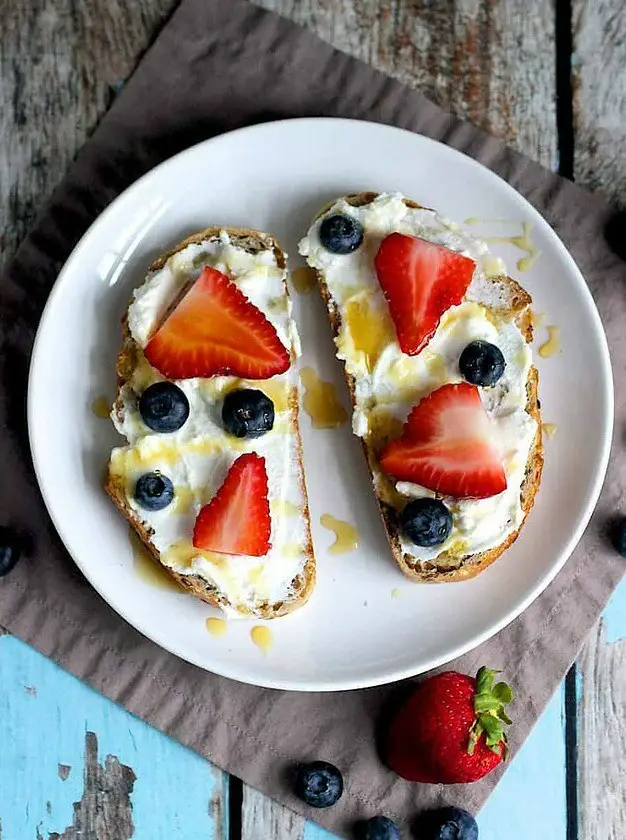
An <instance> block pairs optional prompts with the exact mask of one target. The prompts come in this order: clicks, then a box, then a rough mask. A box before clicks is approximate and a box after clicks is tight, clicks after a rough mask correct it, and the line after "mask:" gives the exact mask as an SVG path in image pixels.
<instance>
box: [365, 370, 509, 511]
mask: <svg viewBox="0 0 626 840" xmlns="http://www.w3.org/2000/svg"><path fill="white" fill-rule="evenodd" d="M380 463H381V466H382V468H383V469H384V470H385V472H388V473H389V474H390V475H392V476H393V477H394V478H396V479H398V480H400V481H413V482H415V483H416V484H420V485H421V486H422V487H427V488H428V489H429V490H434V491H435V492H437V493H443V494H444V495H446V496H453V497H455V498H458V499H465V498H474V499H486V498H488V497H489V496H495V495H497V494H498V493H502V491H503V490H506V476H505V474H504V469H503V467H502V461H501V460H500V455H499V453H498V450H497V449H496V447H495V446H494V444H493V430H492V428H491V426H490V420H489V416H488V415H487V412H486V411H485V408H484V406H483V404H482V402H481V399H480V394H479V393H478V388H477V387H476V386H475V385H470V384H469V383H467V382H462V383H460V384H459V385H442V387H441V388H437V390H436V391H433V392H432V394H429V396H427V397H425V398H424V399H423V400H420V402H419V403H418V404H417V405H416V406H415V407H414V408H413V410H412V411H411V413H410V415H409V418H408V420H407V422H406V423H405V425H404V430H403V433H402V437H400V438H398V439H397V440H392V441H391V442H390V443H388V444H387V446H386V447H385V448H384V449H383V451H382V453H381V456H380Z"/></svg>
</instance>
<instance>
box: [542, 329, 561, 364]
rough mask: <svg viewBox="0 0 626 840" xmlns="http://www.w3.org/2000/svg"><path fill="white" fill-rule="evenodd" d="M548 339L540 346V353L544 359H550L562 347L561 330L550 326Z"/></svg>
mask: <svg viewBox="0 0 626 840" xmlns="http://www.w3.org/2000/svg"><path fill="white" fill-rule="evenodd" d="M547 330H548V340H547V341H546V342H544V343H543V344H542V345H541V347H540V348H539V355H540V356H541V358H542V359H549V358H550V356H554V354H555V353H557V352H558V351H559V350H560V349H561V332H560V330H559V328H558V327H555V326H549V327H547Z"/></svg>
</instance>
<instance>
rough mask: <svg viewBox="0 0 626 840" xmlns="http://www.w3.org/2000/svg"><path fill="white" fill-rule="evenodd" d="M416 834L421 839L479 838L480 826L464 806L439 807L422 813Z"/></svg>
mask: <svg viewBox="0 0 626 840" xmlns="http://www.w3.org/2000/svg"><path fill="white" fill-rule="evenodd" d="M415 835H416V837H419V838H420V840H478V826H477V825H476V820H475V819H474V817H473V816H472V815H471V814H470V813H468V811H465V810H463V808H452V807H448V808H438V809H437V810H435V811H426V812H425V813H423V814H420V816H419V818H418V820H417V822H416V824H415Z"/></svg>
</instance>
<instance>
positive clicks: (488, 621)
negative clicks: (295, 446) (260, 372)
mask: <svg viewBox="0 0 626 840" xmlns="http://www.w3.org/2000/svg"><path fill="white" fill-rule="evenodd" d="M364 189H371V190H379V191H383V190H387V191H392V190H398V191H401V192H403V193H404V194H405V195H407V196H409V197H411V198H414V199H415V200H417V201H419V202H420V203H422V204H425V205H427V206H430V207H436V208H437V209H438V210H439V211H440V212H441V213H442V214H444V215H446V216H448V217H449V218H452V219H454V220H456V221H459V222H462V221H463V220H464V219H466V218H467V217H474V218H476V217H477V218H480V219H483V220H494V219H495V220H507V222H506V223H501V222H489V221H485V222H483V223H482V224H479V225H473V226H472V227H471V230H472V231H473V232H474V233H475V234H476V235H481V236H494V235H495V236H508V235H514V234H519V233H521V225H522V222H528V223H529V224H530V225H531V226H532V232H531V236H532V240H533V242H534V244H535V245H536V247H537V248H538V249H539V250H540V252H541V255H540V257H539V259H538V260H537V261H536V263H535V264H534V266H533V268H532V269H531V270H530V271H528V272H527V273H525V274H524V275H522V278H521V279H522V282H523V283H524V285H525V286H526V287H527V288H528V290H529V291H530V292H531V294H532V295H533V298H534V304H533V308H534V309H535V310H537V311H539V312H543V313H546V315H545V323H546V324H557V325H558V326H559V327H560V331H561V350H560V352H558V353H557V354H556V355H555V356H553V357H552V358H549V359H545V360H543V359H538V365H539V370H540V396H541V403H542V410H543V415H544V420H545V421H548V422H551V423H555V424H556V425H557V427H558V430H557V433H556V436H555V437H554V439H552V440H547V441H546V468H545V472H544V478H543V484H542V488H541V492H540V493H539V496H538V499H537V502H536V505H535V508H534V510H533V511H532V514H531V515H530V518H529V521H528V523H527V525H526V527H525V529H524V530H523V532H522V535H521V537H520V538H519V539H518V540H517V542H516V543H515V544H514V546H513V547H512V548H511V549H510V550H508V551H507V552H505V554H504V555H503V557H502V558H501V559H500V560H499V561H498V562H497V563H496V564H495V565H494V566H492V567H490V568H489V569H487V570H486V571H485V572H484V573H483V574H481V575H480V576H479V577H478V578H477V579H476V580H472V581H469V582H465V583H457V584H448V585H440V586H419V585H416V584H413V583H411V582H409V581H408V580H406V579H405V578H404V577H403V576H402V574H401V572H400V571H399V570H398V568H397V567H396V565H395V563H394V562H393V560H392V558H391V554H390V552H389V550H388V546H387V542H386V540H385V537H384V534H383V528H382V525H381V523H380V520H379V517H378V513H377V508H376V505H375V502H374V499H373V496H372V492H371V487H370V482H369V477H368V475H367V472H366V468H365V464H364V461H363V458H362V453H361V448H360V445H359V442H358V440H357V439H356V438H354V437H352V435H351V433H350V430H349V428H348V427H347V426H345V427H343V428H341V429H339V430H333V431H319V430H314V429H312V428H311V423H310V420H309V418H308V417H307V416H306V415H305V414H304V413H303V415H302V421H301V426H302V432H303V441H304V453H305V467H306V475H307V484H308V490H309V499H310V505H311V513H312V522H313V536H314V542H315V553H316V555H317V562H318V579H319V582H318V585H317V589H316V591H315V593H314V595H313V597H312V599H311V601H310V602H309V604H308V605H307V606H306V607H305V608H304V609H302V610H299V611H297V612H296V613H294V614H293V615H291V616H288V617H286V618H283V619H280V620H278V621H274V622H272V623H271V628H272V632H273V645H272V647H271V649H270V650H269V652H268V653H267V655H264V654H263V653H262V652H261V651H260V650H259V649H258V648H257V647H256V646H255V645H254V644H253V643H252V641H251V639H250V629H251V626H252V625H251V623H250V622H247V621H241V622H231V623H230V624H229V627H228V632H227V634H226V636H224V637H222V638H214V637H212V636H211V635H209V634H208V633H207V631H206V629H205V619H206V618H207V617H208V616H210V615H212V614H215V615H217V611H213V610H212V609H211V608H210V607H208V606H207V605H205V604H203V603H201V602H200V601H198V600H196V599H194V598H192V597H191V596H188V595H185V594H178V593H177V592H170V591H165V590H163V589H158V588H155V587H154V586H150V585H149V584H147V583H146V582H145V581H144V580H143V579H142V578H141V577H139V576H138V575H137V573H136V571H135V570H134V567H133V556H132V551H131V547H130V544H129V537H128V527H127V525H126V523H125V522H124V521H123V520H122V518H121V517H120V516H119V515H118V514H117V513H116V511H115V510H114V508H113V505H112V504H111V502H110V501H109V499H108V497H107V496H106V495H105V493H104V492H103V490H102V489H101V481H102V476H103V471H104V467H105V464H106V462H107V460H108V456H109V451H110V449H111V447H112V446H114V445H120V444H121V440H120V438H119V436H118V435H117V434H116V432H115V431H114V429H113V427H112V425H111V424H110V422H108V421H107V420H102V419H98V418H97V417H95V416H94V414H93V412H92V408H91V406H92V402H93V400H94V398H95V397H97V396H98V395H100V394H106V395H107V396H108V398H109V399H112V397H113V396H114V387H115V377H114V364H115V357H116V354H117V351H118V349H119V343H120V331H119V320H120V317H121V315H122V313H123V312H124V310H125V308H126V306H127V304H128V301H129V298H130V295H131V293H132V291H133V289H134V288H135V287H136V286H138V285H139V284H140V283H141V282H142V279H143V276H144V272H145V270H146V268H147V267H148V266H149V264H150V263H151V262H152V260H153V259H154V258H155V257H156V256H157V255H158V254H160V253H161V252H163V251H164V250H166V249H167V248H168V247H170V246H172V245H174V244H176V243H177V242H179V241H180V240H181V239H182V238H183V237H184V236H186V235H187V234H190V233H192V232H195V231H197V230H200V229H202V228H204V227H206V226H207V225H210V224H224V225H232V226H235V227H239V226H241V227H253V228H254V227H256V228H259V229H261V230H267V231H271V232H272V233H273V234H275V235H276V236H277V237H278V239H279V241H280V242H281V243H283V244H284V245H285V246H286V249H287V250H288V252H289V253H290V254H291V256H292V261H291V268H294V267H295V266H297V265H299V264H300V262H301V261H300V258H299V257H298V256H297V247H296V245H297V241H298V239H299V237H300V236H301V235H302V234H303V233H304V232H305V231H306V230H307V228H308V226H309V223H310V220H311V218H312V216H313V214H314V213H315V212H316V211H317V210H318V209H319V208H320V207H321V206H323V205H324V204H325V203H326V202H328V201H329V200H330V199H332V198H334V197H336V196H339V195H344V194H346V193H350V192H358V191H360V190H364ZM494 251H495V252H496V253H497V254H499V255H501V256H503V257H504V258H505V259H507V262H508V265H509V268H510V273H512V274H513V276H516V274H517V272H516V270H515V265H516V261H517V260H518V259H519V258H520V257H523V253H522V252H520V251H519V250H518V249H516V248H515V247H514V246H511V245H509V244H507V243H500V244H496V245H494ZM294 299H295V304H296V306H295V315H296V318H297V321H298V324H299V328H300V333H301V337H302V344H303V347H304V357H303V363H305V364H309V365H313V366H314V367H316V368H317V369H318V371H319V373H320V374H321V376H322V378H324V379H328V380H332V381H333V382H334V383H335V384H336V387H337V389H338V392H339V393H340V394H341V395H342V398H343V401H344V402H345V403H346V405H347V404H348V398H347V393H346V389H345V383H344V380H343V377H342V373H341V369H340V366H339V363H338V362H337V361H336V360H335V358H334V355H333V344H332V339H331V334H330V330H329V327H328V324H327V320H326V316H325V311H324V308H323V306H322V304H321V300H320V299H319V298H318V296H317V294H316V293H313V294H308V295H297V294H294ZM537 333H538V335H537V339H536V342H535V349H536V348H537V344H539V343H541V341H545V339H546V331H545V328H543V329H541V328H540V329H539V330H538V331H537ZM573 393H578V394H584V399H578V400H577V401H576V410H575V411H574V410H572V394H573ZM612 393H613V392H612V381H611V369H610V363H609V355H608V350H607V346H606V340H605V337H604V333H603V330H602V325H601V323H600V319H599V316H598V313H597V311H596V309H595V306H594V303H593V301H592V298H591V295H590V294H589V291H588V289H587V286H586V285H585V282H584V280H583V278H582V276H581V274H580V272H579V271H578V269H577V267H576V265H575V264H574V262H573V260H572V259H571V257H570V256H569V254H568V252H567V251H566V249H565V247H564V246H563V245H562V243H561V242H560V240H559V239H558V238H557V236H556V235H555V234H554V233H553V231H552V230H551V229H550V227H549V226H548V225H547V224H546V222H545V221H544V220H543V219H542V218H541V216H540V215H539V214H538V213H537V212H536V211H535V210H533V208H532V207H531V206H530V205H529V204H528V203H527V202H526V201H525V200H524V199H523V198H521V197H520V196H519V195H518V193H517V192H515V190H513V189H512V188H511V187H510V186H508V185H507V184H506V183H505V182H504V181H502V180H500V179H499V178H498V177H497V176H496V175H494V174H493V173H491V172H490V171H488V170H487V169H485V168H483V167H482V166H480V165H479V164H477V163H475V162H474V161H473V160H471V159H470V158H468V157H465V156H464V155H462V154H460V153H458V152H456V151H453V150H452V149H450V148H448V147H446V146H444V145H441V144H439V143H436V142H433V141H432V140H428V139H426V138H424V137H420V136H418V135H415V134H412V133H409V132H405V131H401V130H399V129H395V128H389V127H387V126H383V125H377V124H372V123H365V122H356V121H349V120H335V119H304V120H290V121H285V122H277V123H268V124H265V125H260V126H255V127H253V128H247V129H242V130H240V131H236V132H234V133H232V134H228V135H224V136H221V137H218V138H216V139H214V140H210V141H207V142H205V143H201V144H199V145H198V146H195V147H193V148H191V149H188V150H187V151H186V152H183V153H182V154H180V155H178V156H177V157H175V158H172V159H171V160H169V161H167V162H166V163H164V164H162V165H161V166H159V167H157V168H156V169H154V170H153V171H152V172H150V173H148V174H147V175H146V176H145V177H143V178H142V179H141V180H139V181H138V182H137V183H136V184H134V185H133V186H132V187H131V188H130V189H128V190H127V191H126V192H125V193H123V195H121V196H120V197H119V198H118V199H117V200H116V201H115V202H114V203H113V204H112V205H111V206H110V207H109V208H108V209H107V210H106V212H104V213H103V214H102V216H101V217H100V218H99V219H98V220H97V221H96V222H95V224H94V225H93V226H92V227H91V228H90V230H89V231H88V232H87V233H86V234H85V236H84V237H83V239H82V240H81V242H80V243H79V245H78V246H77V247H76V249H75V250H74V252H73V254H72V255H71V257H70V258H69V260H68V261H67V263H66V265H65V267H64V268H63V270H62V272H61V274H60V275H59V278H58V280H57V282H56V285H55V287H54V290H53V292H52V294H51V296H50V299H49V301H48V305H47V307H46V310H45V313H44V316H43V318H42V321H41V324H40V327H39V332H38V335H37V341H36V344H35V350H34V354H33V360H32V367H31V374H30V386H29V401H28V422H29V429H30V439H31V446H32V452H33V458H34V463H35V468H36V471H37V476H38V479H39V483H40V485H41V489H42V492H43V495H44V498H45V501H46V504H47V506H48V509H49V511H50V514H51V516H52V518H53V520H54V523H55V525H56V527H57V529H58V531H59V533H60V535H61V537H62V539H63V541H64V543H65V545H66V546H67V548H68V550H69V552H70V554H71V555H72V557H73V558H74V560H75V561H76V563H77V564H78V565H79V567H80V568H81V570H82V571H83V572H84V574H85V575H86V576H87V578H88V579H89V580H90V581H91V583H92V584H93V586H94V587H95V588H96V589H97V590H98V592H99V593H100V594H101V595H102V596H103V597H104V598H105V599H106V600H107V601H108V602H109V604H111V606H112V607H113V608H114V609H115V610H117V611H118V612H119V613H120V614H121V615H122V616H124V618H125V619H126V620H127V621H129V622H130V623H131V624H133V625H134V626H135V627H136V628H137V629H138V630H140V631H141V632H142V633H144V634H145V635H146V636H149V637H150V638H151V639H153V640H154V641H155V642H157V643H158V644H159V645H162V646H163V647H164V648H167V649H168V650H170V651H172V652H173V653H175V654H177V655H178V656H181V657H183V658H184V659H187V660H189V661H190V662H193V663H196V664H197V665H199V666H200V667H202V668H206V669H208V670H211V671H215V672H217V673H219V674H223V675H225V676H228V677H232V678H235V679H237V680H242V681H245V682H250V683H255V684H258V685H263V686H270V687H276V688H289V689H298V690H306V691H309V690H322V691H324V690H335V689H346V688H357V687H362V686H369V685H375V684H379V683H384V682H390V681H393V680H397V679H399V678H402V677H406V676H410V675H414V674H417V673H420V672H422V671H425V670H427V669H429V668H432V667H434V666H436V665H439V664H441V663H444V662H446V661H448V660H450V659H452V658H454V657H455V656H457V655H460V654H462V653H464V652H465V651H467V650H469V649H471V648H472V647H474V646H475V645H478V644H479V643H480V642H482V641H484V640H485V639H487V638H488V637H489V636H491V635H493V634H494V633H496V632H497V631H498V630H499V629H500V628H502V627H504V626H505V625H506V624H507V623H508V622H510V621H511V620H512V619H513V618H515V617H516V616H517V615H519V613H520V612H522V610H524V609H525V608H526V607H527V606H528V605H529V604H530V603H531V601H532V600H533V599H534V598H536V597H537V596H538V595H539V593H540V592H541V591H542V590H543V589H544V587H545V586H546V585H547V584H548V583H549V581H550V580H551V579H552V578H553V577H554V575H555V574H556V573H557V571H558V570H559V569H560V568H561V566H562V565H563V564H564V563H565V561H566V560H567V558H568V556H569V554H570V553H571V551H572V550H573V548H574V546H575V545H576V543H577V542H578V540H579V538H580V536H581V534H582V531H583V529H584V527H585V525H586V524H587V521H588V519H589V516H590V515H591V512H592V509H593V507H594V504H595V502H596V500H597V497H598V494H599V491H600V487H601V483H602V480H603V478H604V474H605V469H606V465H607V460H608V453H609V445H610V438H611V431H612V419H613V403H612ZM574 453H575V457H574ZM325 512H332V513H333V514H334V515H335V516H338V517H339V518H341V519H344V520H347V521H350V522H352V523H355V524H356V525H357V527H358V530H359V534H360V546H359V549H358V550H357V551H356V552H354V553H351V554H346V555H343V556H337V555H332V554H329V553H328V551H327V549H328V547H329V545H330V544H331V543H332V539H333V538H332V535H331V534H330V532H328V531H327V530H325V529H324V528H322V527H321V525H320V524H319V519H320V515H321V514H323V513H325ZM394 590H399V594H400V597H398V592H394V594H393V596H392V591H394Z"/></svg>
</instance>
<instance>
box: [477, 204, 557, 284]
mask: <svg viewBox="0 0 626 840" xmlns="http://www.w3.org/2000/svg"><path fill="white" fill-rule="evenodd" d="M464 224H466V225H480V224H486V225H487V224H498V225H506V224H513V222H512V221H511V220H510V219H479V218H477V217H473V216H471V217H470V218H469V219H465V222H464ZM532 227H533V226H532V224H531V223H530V222H522V232H521V234H519V235H518V236H489V237H485V239H484V241H485V242H489V243H503V244H505V245H513V247H514V248H517V249H518V250H520V251H522V252H523V253H524V256H523V257H520V258H519V260H518V261H517V270H518V271H521V272H525V271H530V269H531V268H532V267H533V265H534V264H535V262H536V261H537V258H538V257H539V255H540V253H541V252H540V251H539V249H538V248H537V246H536V245H535V244H534V242H533V241H532V238H531V231H532Z"/></svg>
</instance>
